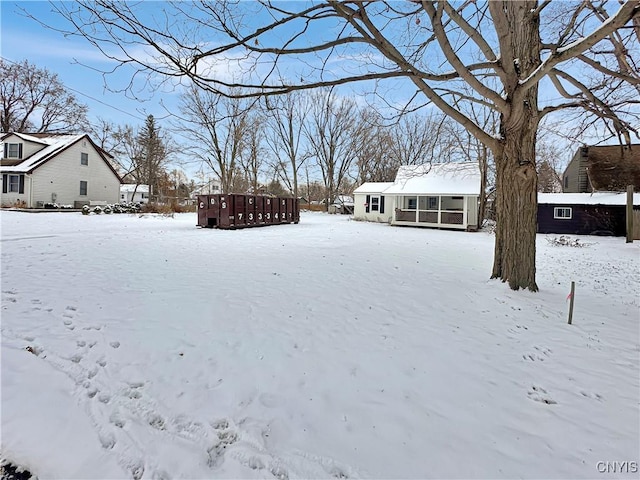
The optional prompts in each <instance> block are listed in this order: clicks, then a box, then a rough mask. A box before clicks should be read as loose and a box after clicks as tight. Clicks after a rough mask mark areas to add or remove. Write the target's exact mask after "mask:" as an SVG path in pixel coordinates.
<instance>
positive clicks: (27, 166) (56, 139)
mask: <svg viewBox="0 0 640 480" xmlns="http://www.w3.org/2000/svg"><path fill="white" fill-rule="evenodd" d="M10 135H15V136H17V137H18V138H20V139H22V140H24V141H27V142H33V143H39V144H41V145H45V147H44V148H43V149H41V150H38V151H37V152H36V153H34V154H33V155H31V156H29V157H27V158H25V159H24V160H23V161H22V162H20V163H18V164H16V165H6V166H5V165H3V166H2V171H3V172H16V173H30V172H32V171H33V170H35V169H36V168H38V167H39V166H40V165H42V164H43V163H45V162H46V161H47V160H49V159H51V158H52V157H53V156H55V155H56V154H57V153H59V152H61V151H62V150H65V149H66V148H68V147H70V146H71V145H73V144H74V143H76V142H77V141H78V140H80V139H81V138H82V137H84V135H51V136H44V137H34V136H31V135H26V134H23V133H14V134H9V135H7V136H5V137H3V140H4V138H7V137H9V136H10Z"/></svg>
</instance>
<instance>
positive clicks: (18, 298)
mask: <svg viewBox="0 0 640 480" xmlns="http://www.w3.org/2000/svg"><path fill="white" fill-rule="evenodd" d="M1 221H2V244H1V245H2V429H1V432H2V443H1V447H0V457H3V458H8V459H10V460H11V461H12V462H13V463H14V464H16V465H21V466H24V467H26V468H28V469H29V470H30V471H31V472H32V473H34V474H36V475H37V476H39V477H40V478H41V479H44V478H67V479H71V478H82V479H87V478H101V479H102V478H145V479H152V478H153V479H169V478H242V479H245V478H268V479H271V478H278V479H294V478H332V477H333V478H376V479H390V478H518V477H524V478H614V477H615V478H637V476H638V473H637V462H638V461H639V458H638V455H639V453H638V452H639V451H640V445H639V437H640V435H639V428H640V427H639V425H640V415H639V395H640V381H639V377H640V366H639V363H640V362H639V358H640V346H639V316H640V315H639V311H640V298H639V291H640V288H639V287H640V243H639V242H636V243H634V244H632V245H627V244H625V243H624V239H623V238H582V239H581V240H584V241H585V242H587V243H588V242H597V243H595V244H594V245H591V246H589V247H587V248H572V247H562V246H560V247H558V246H552V245H550V244H549V243H548V242H547V241H546V239H545V237H544V236H539V238H538V285H539V287H540V292H539V293H536V294H533V293H529V292H512V291H511V290H509V289H508V287H507V286H506V285H504V284H501V283H499V282H496V281H490V280H488V277H489V274H490V271H491V262H492V255H493V237H492V236H491V235H490V234H487V233H464V232H451V231H437V230H426V229H414V228H400V227H390V226H387V225H380V224H368V223H360V222H354V221H350V220H349V218H348V217H346V216H330V215H326V214H321V213H303V214H302V218H301V222H300V224H298V225H280V226H272V227H265V228H252V229H246V230H237V231H221V230H208V229H206V230H202V229H198V228H196V227H195V223H196V216H195V214H183V215H177V216H176V217H175V218H166V217H154V216H145V217H142V218H140V217H138V216H130V215H118V216H116V215H110V216H105V215H102V216H94V215H92V216H88V217H87V216H82V215H80V214H76V213H47V214H28V213H19V212H7V211H5V212H2V214H1ZM571 280H575V281H576V298H575V301H576V303H575V312H574V325H571V326H570V325H567V310H568V302H567V294H568V293H569V288H570V282H571ZM27 347H29V350H31V351H28V350H27ZM599 462H605V464H602V463H599ZM606 462H609V464H607V463H606ZM614 462H619V463H621V462H636V463H635V465H636V470H635V472H634V471H633V470H634V469H633V465H634V464H633V463H629V464H627V467H620V465H618V464H617V463H614ZM603 465H605V466H608V467H609V470H610V471H612V470H613V469H614V468H613V467H614V466H616V468H618V467H620V468H619V469H622V473H615V474H614V473H609V474H602V473H600V472H601V471H602V470H604V469H605V467H604V466H603ZM625 468H626V470H625Z"/></svg>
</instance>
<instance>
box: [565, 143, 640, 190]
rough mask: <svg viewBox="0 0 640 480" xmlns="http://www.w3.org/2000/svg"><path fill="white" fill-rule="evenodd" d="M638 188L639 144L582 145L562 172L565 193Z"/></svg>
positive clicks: (639, 184) (639, 170)
mask: <svg viewBox="0 0 640 480" xmlns="http://www.w3.org/2000/svg"><path fill="white" fill-rule="evenodd" d="M627 185H633V186H634V187H635V190H636V191H640V144H636V145H599V146H591V147H590V146H583V147H580V148H579V149H578V151H577V152H576V153H575V155H574V156H573V158H572V159H571V161H570V162H569V164H568V165H567V168H566V169H565V171H564V173H563V174H562V191H563V192H564V193H591V192H594V191H607V192H621V191H624V190H626V188H627Z"/></svg>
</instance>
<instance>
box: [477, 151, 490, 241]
mask: <svg viewBox="0 0 640 480" xmlns="http://www.w3.org/2000/svg"><path fill="white" fill-rule="evenodd" d="M479 153H480V155H479V157H480V158H478V164H479V166H480V198H479V199H478V202H479V205H478V228H481V227H482V224H483V222H484V216H485V211H486V208H487V173H488V169H489V165H488V162H489V158H488V157H489V155H488V152H487V147H486V146H485V145H481V146H480V152H479Z"/></svg>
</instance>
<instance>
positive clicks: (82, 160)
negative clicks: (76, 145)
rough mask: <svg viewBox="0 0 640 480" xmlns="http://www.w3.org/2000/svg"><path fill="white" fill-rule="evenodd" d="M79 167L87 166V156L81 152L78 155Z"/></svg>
mask: <svg viewBox="0 0 640 480" xmlns="http://www.w3.org/2000/svg"><path fill="white" fill-rule="evenodd" d="M80 165H89V154H88V153H84V152H82V153H81V154H80Z"/></svg>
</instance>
